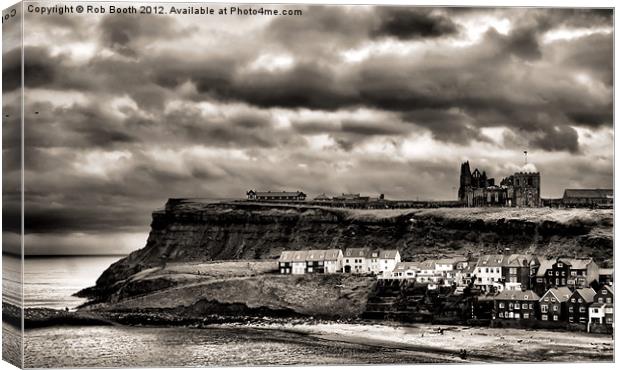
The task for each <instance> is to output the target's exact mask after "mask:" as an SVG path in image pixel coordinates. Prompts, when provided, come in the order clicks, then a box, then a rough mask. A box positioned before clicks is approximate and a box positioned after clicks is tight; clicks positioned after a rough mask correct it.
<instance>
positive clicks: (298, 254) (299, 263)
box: [291, 251, 308, 275]
mask: <svg viewBox="0 0 620 370" xmlns="http://www.w3.org/2000/svg"><path fill="white" fill-rule="evenodd" d="M307 255H308V252H307V251H295V252H293V256H292V259H291V273H292V274H293V275H303V274H305V273H306V266H307V260H306V257H307Z"/></svg>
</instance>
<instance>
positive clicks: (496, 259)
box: [477, 254, 506, 267]
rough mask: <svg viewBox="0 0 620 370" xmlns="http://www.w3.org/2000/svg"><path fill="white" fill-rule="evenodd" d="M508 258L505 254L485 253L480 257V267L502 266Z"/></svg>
mask: <svg viewBox="0 0 620 370" xmlns="http://www.w3.org/2000/svg"><path fill="white" fill-rule="evenodd" d="M504 260H506V256H504V255H503V254H485V255H483V256H480V258H478V263H477V266H478V267H489V266H491V267H501V266H502V264H503V263H504Z"/></svg>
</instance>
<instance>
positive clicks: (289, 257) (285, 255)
mask: <svg viewBox="0 0 620 370" xmlns="http://www.w3.org/2000/svg"><path fill="white" fill-rule="evenodd" d="M294 253H295V251H282V253H280V259H279V260H278V261H280V262H292V261H293V254H294Z"/></svg>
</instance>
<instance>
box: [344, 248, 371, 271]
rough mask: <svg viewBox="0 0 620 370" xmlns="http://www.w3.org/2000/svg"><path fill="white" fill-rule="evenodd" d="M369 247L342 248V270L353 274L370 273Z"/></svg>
mask: <svg viewBox="0 0 620 370" xmlns="http://www.w3.org/2000/svg"><path fill="white" fill-rule="evenodd" d="M369 255H370V249H369V248H347V249H345V250H344V257H343V258H344V260H343V262H342V272H346V273H353V274H367V273H370V266H369Z"/></svg>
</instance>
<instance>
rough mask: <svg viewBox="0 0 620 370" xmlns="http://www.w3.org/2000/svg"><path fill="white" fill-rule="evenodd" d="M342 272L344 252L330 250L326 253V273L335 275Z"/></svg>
mask: <svg viewBox="0 0 620 370" xmlns="http://www.w3.org/2000/svg"><path fill="white" fill-rule="evenodd" d="M341 271H342V251H341V250H340V249H328V250H326V251H325V273H326V274H333V273H336V272H341Z"/></svg>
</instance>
